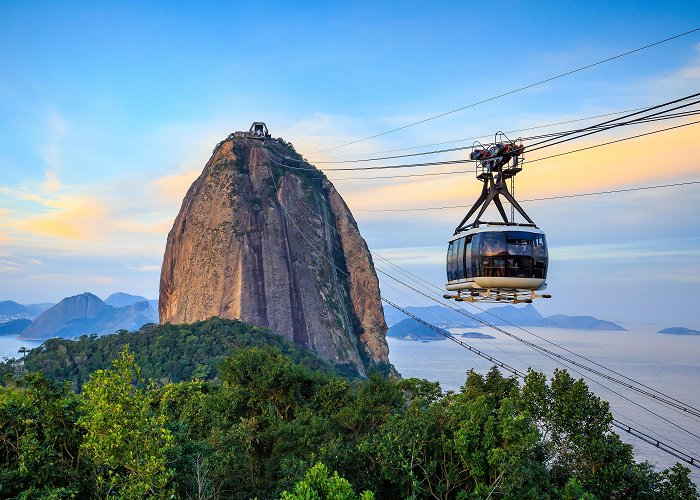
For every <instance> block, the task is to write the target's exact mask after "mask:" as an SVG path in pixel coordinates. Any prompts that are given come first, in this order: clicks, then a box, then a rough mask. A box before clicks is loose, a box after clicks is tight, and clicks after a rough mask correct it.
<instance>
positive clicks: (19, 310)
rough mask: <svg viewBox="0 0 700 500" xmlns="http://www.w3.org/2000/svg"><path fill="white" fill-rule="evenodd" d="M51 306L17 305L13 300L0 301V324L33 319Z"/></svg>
mask: <svg viewBox="0 0 700 500" xmlns="http://www.w3.org/2000/svg"><path fill="white" fill-rule="evenodd" d="M52 305H53V304H29V305H24V304H18V303H17V302H15V301H13V300H3V301H0V322H7V321H10V320H13V319H34V318H36V317H37V316H38V315H39V314H41V313H42V312H44V311H45V310H47V309H48V308H49V307H51V306H52Z"/></svg>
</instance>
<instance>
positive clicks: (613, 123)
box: [525, 93, 700, 152]
mask: <svg viewBox="0 0 700 500" xmlns="http://www.w3.org/2000/svg"><path fill="white" fill-rule="evenodd" d="M698 96H700V93H697V94H692V95H689V96H685V97H681V98H680V99H675V100H673V101H668V102H665V103H663V104H657V105H656V106H651V107H649V108H646V109H645V110H643V111H637V112H635V113H630V114H628V115H625V116H620V117H618V118H613V119H612V120H607V121H604V122H602V123H597V124H595V125H591V126H589V127H584V128H581V129H579V130H576V131H571V132H566V133H565V134H562V135H561V136H558V137H556V136H555V137H550V138H548V139H544V140H542V141H540V142H536V143H534V144H529V145H528V146H527V147H526V148H525V149H526V150H527V151H528V152H532V151H537V150H538V149H542V148H545V147H549V146H555V145H557V144H561V143H563V142H568V141H571V140H574V139H580V138H581V137H586V136H588V135H591V134H596V133H598V132H603V131H605V130H609V129H611V128H615V127H620V126H625V125H630V124H635V123H638V122H642V121H644V120H649V119H653V118H654V117H658V116H659V115H664V114H667V113H670V112H671V111H676V110H678V109H683V108H687V107H688V106H694V105H695V104H698V103H699V102H700V101H693V102H686V103H684V104H680V105H678V106H675V107H673V108H670V109H662V110H661V111H657V112H656V113H652V114H650V115H645V116H641V117H638V118H635V119H633V120H630V121H628V122H624V121H622V120H624V119H626V118H631V117H633V116H636V115H640V114H643V113H648V112H650V111H654V110H656V109H660V108H666V107H668V106H670V105H672V104H677V103H679V102H683V101H687V100H689V99H693V98H695V97H698ZM661 118H663V117H661ZM583 132H586V133H583ZM576 134H580V135H576ZM572 135H573V136H574V137H568V138H567V139H562V137H567V136H572ZM560 139H561V140H560ZM552 141H556V142H552ZM536 146H539V147H536Z"/></svg>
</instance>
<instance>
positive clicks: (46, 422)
mask: <svg viewBox="0 0 700 500" xmlns="http://www.w3.org/2000/svg"><path fill="white" fill-rule="evenodd" d="M6 383H7V385H6V386H5V387H0V498H13V497H15V496H25V497H27V498H51V497H70V496H77V497H83V498H84V497H86V496H89V492H90V491H91V490H92V486H93V485H92V484H91V483H90V479H89V474H88V473H87V472H88V471H87V470H86V464H87V463H88V462H87V461H85V460H82V461H81V460H79V448H80V443H81V438H82V436H81V432H80V428H79V427H78V426H77V425H76V421H77V419H78V417H79V401H78V397H77V396H76V394H75V393H73V392H72V391H70V390H69V388H68V385H67V384H57V383H55V382H52V381H50V380H47V379H46V378H44V376H43V375H41V374H30V375H28V376H27V377H21V378H11V379H10V378H8V379H7V380H6Z"/></svg>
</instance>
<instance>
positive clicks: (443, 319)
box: [384, 304, 481, 328]
mask: <svg viewBox="0 0 700 500" xmlns="http://www.w3.org/2000/svg"><path fill="white" fill-rule="evenodd" d="M404 309H406V311H408V312H410V313H411V314H415V315H416V316H419V317H420V318H421V319H424V320H425V321H429V322H431V323H434V324H435V325H436V326H439V327H440V328H449V327H453V326H454V327H459V326H463V327H470V326H479V325H480V324H481V323H479V322H478V321H475V320H473V319H470V318H469V317H468V316H465V315H464V314H461V313H458V312H456V311H453V310H452V309H448V308H447V307H443V306H440V305H437V304H436V305H434V306H426V307H416V306H407V307H405V308H404ZM407 318H408V316H406V315H405V314H404V313H402V312H401V311H399V310H398V309H396V308H395V307H393V306H390V305H387V304H384V319H385V320H386V324H387V326H388V327H392V326H393V325H395V324H397V323H399V322H400V321H403V320H405V319H407Z"/></svg>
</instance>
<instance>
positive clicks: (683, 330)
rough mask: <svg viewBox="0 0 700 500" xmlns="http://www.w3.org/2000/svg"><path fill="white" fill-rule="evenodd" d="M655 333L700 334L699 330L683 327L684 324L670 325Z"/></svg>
mask: <svg viewBox="0 0 700 500" xmlns="http://www.w3.org/2000/svg"><path fill="white" fill-rule="evenodd" d="M656 333H664V334H666V335H700V331H698V330H691V329H690V328H685V327H684V326H672V327H671V328H664V329H663V330H659V331H658V332H656Z"/></svg>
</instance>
